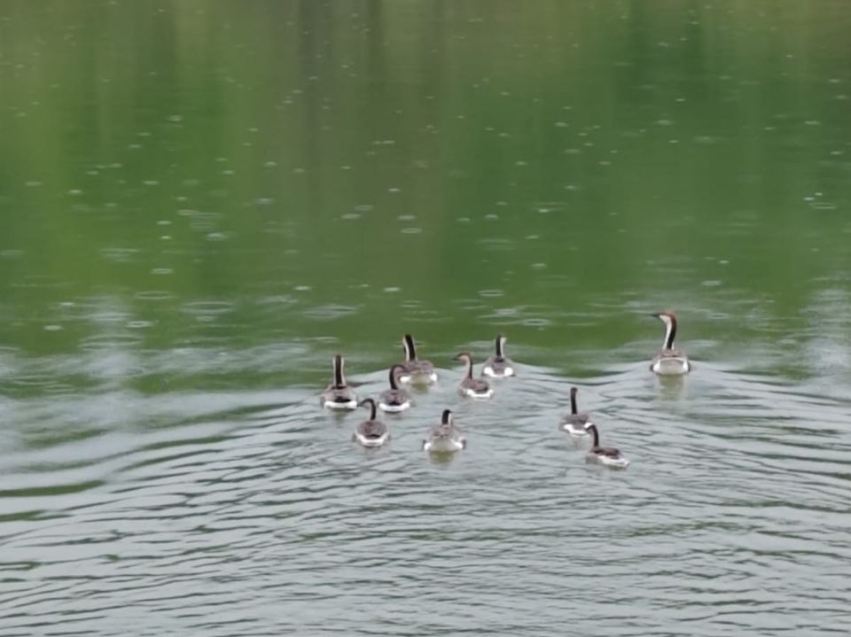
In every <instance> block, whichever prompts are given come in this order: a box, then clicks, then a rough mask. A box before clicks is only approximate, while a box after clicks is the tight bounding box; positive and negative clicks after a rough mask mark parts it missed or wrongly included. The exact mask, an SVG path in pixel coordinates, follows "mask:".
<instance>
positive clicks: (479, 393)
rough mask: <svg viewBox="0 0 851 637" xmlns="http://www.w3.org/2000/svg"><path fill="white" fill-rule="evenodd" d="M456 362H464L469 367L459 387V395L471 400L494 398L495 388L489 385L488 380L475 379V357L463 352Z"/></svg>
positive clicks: (456, 358)
mask: <svg viewBox="0 0 851 637" xmlns="http://www.w3.org/2000/svg"><path fill="white" fill-rule="evenodd" d="M455 360H456V361H464V363H465V364H466V365H467V370H466V372H465V373H464V380H462V381H461V384H460V385H458V393H460V394H461V395H462V396H469V397H470V398H490V397H491V396H493V388H492V387H491V386H490V385H488V382H487V381H486V380H482V379H481V378H473V357H472V356H470V354H469V353H467V352H461V353H460V354H458V356H456V357H455Z"/></svg>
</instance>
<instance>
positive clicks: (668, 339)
mask: <svg viewBox="0 0 851 637" xmlns="http://www.w3.org/2000/svg"><path fill="white" fill-rule="evenodd" d="M653 316H655V317H656V318H658V319H659V320H660V321H662V322H663V323H664V324H665V339H664V340H663V341H662V348H661V349H660V350H659V351H657V352H656V355H655V356H654V357H653V360H652V361H651V362H650V370H651V371H653V372H654V373H655V374H658V375H660V376H682V375H683V374H688V373H689V372H690V371H691V362H690V361H689V359H688V357H687V356H686V354H685V352H683V351H682V350H679V349H674V337H676V335H677V316H676V314H674V313H673V311H671V310H665V311H664V312H659V313H658V314H654V315H653Z"/></svg>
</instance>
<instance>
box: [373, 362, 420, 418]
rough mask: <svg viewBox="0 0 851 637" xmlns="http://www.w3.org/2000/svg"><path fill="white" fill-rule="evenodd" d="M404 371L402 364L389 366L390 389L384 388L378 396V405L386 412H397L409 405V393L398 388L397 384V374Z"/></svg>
mask: <svg viewBox="0 0 851 637" xmlns="http://www.w3.org/2000/svg"><path fill="white" fill-rule="evenodd" d="M404 371H405V366H404V365H398V364H397V365H393V366H392V367H391V368H390V374H389V376H390V389H385V390H384V391H383V392H381V394H380V395H379V396H378V407H379V408H380V409H382V410H384V411H386V412H390V413H397V412H400V411H405V410H406V409H408V408H409V407H410V406H411V404H412V403H411V394H409V393H408V392H407V391H406V390H404V389H400V388H399V385H398V378H399V375H400V374H402V373H403V372H404Z"/></svg>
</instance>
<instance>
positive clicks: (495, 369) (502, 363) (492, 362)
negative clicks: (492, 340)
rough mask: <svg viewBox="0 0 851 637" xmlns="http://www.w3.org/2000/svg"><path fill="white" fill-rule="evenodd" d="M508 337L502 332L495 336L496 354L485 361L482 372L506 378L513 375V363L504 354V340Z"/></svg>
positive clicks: (492, 376) (494, 376) (486, 374)
mask: <svg viewBox="0 0 851 637" xmlns="http://www.w3.org/2000/svg"><path fill="white" fill-rule="evenodd" d="M507 340H508V339H507V338H505V336H503V335H502V334H499V335H497V337H496V354H494V355H493V356H491V357H490V358H488V359H487V360H486V361H485V366H484V367H483V368H482V373H483V374H484V375H485V376H490V377H491V378H507V377H509V376H514V363H512V362H511V359H510V358H507V357H506V356H505V342H506V341H507Z"/></svg>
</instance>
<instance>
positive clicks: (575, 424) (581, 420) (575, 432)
mask: <svg viewBox="0 0 851 637" xmlns="http://www.w3.org/2000/svg"><path fill="white" fill-rule="evenodd" d="M578 391H579V390H578V389H577V388H576V387H571V388H570V413H569V414H567V415H565V416H564V417H562V419H561V425H560V429H561V430H562V431H564V432H566V433H568V434H570V435H571V436H578V437H583V438H584V437H585V436H587V435H588V430H587V429H586V428H585V427H586V425H588V423H590V422H591V419H590V418H589V417H588V414H580V413H579V411H578V409H577V407H576V394H577V392H578Z"/></svg>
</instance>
